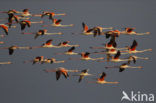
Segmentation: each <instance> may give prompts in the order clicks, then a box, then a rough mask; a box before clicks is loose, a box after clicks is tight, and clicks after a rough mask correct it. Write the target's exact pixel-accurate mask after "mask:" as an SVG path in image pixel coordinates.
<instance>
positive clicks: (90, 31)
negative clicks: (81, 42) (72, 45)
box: [82, 22, 94, 35]
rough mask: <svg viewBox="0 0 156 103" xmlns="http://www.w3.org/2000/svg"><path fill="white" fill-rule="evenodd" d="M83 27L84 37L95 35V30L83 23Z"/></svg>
mask: <svg viewBox="0 0 156 103" xmlns="http://www.w3.org/2000/svg"><path fill="white" fill-rule="evenodd" d="M82 27H83V33H82V34H84V35H93V34H94V33H93V30H94V29H93V28H92V29H89V27H88V26H87V25H86V24H85V23H84V22H82Z"/></svg>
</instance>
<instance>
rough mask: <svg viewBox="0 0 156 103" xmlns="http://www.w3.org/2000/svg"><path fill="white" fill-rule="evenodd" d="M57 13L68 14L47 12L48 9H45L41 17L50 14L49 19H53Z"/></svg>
mask: <svg viewBox="0 0 156 103" xmlns="http://www.w3.org/2000/svg"><path fill="white" fill-rule="evenodd" d="M56 15H66V14H65V13H61V14H56V13H54V12H47V11H44V12H43V13H42V14H41V18H43V17H44V16H49V19H51V20H52V19H53V17H54V16H56Z"/></svg>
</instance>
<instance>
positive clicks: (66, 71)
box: [44, 67, 79, 80]
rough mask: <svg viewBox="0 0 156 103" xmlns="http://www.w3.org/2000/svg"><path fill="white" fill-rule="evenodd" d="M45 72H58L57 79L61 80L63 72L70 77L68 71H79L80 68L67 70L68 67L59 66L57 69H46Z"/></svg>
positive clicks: (66, 76)
mask: <svg viewBox="0 0 156 103" xmlns="http://www.w3.org/2000/svg"><path fill="white" fill-rule="evenodd" d="M44 71H45V72H56V80H59V78H60V76H61V74H63V75H64V77H65V78H66V79H67V78H68V77H69V74H68V72H79V70H67V69H66V68H63V67H59V68H56V69H45V70H44Z"/></svg>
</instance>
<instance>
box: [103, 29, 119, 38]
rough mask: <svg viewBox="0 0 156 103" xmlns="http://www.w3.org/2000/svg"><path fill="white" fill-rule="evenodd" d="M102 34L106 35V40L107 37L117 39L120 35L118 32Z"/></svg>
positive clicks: (112, 31)
mask: <svg viewBox="0 0 156 103" xmlns="http://www.w3.org/2000/svg"><path fill="white" fill-rule="evenodd" d="M103 33H104V34H105V35H106V39H107V38H109V37H113V38H114V37H119V35H120V34H121V32H120V31H119V30H111V31H107V32H103Z"/></svg>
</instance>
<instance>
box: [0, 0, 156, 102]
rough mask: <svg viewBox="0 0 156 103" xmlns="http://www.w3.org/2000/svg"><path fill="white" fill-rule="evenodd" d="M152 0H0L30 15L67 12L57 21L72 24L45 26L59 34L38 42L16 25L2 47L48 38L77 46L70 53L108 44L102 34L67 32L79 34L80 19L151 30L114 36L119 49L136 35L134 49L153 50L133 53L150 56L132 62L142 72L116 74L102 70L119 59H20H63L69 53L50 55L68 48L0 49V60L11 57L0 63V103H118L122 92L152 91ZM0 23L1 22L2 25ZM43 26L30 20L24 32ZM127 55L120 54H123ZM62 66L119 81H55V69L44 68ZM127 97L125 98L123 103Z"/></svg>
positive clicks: (0, 7)
mask: <svg viewBox="0 0 156 103" xmlns="http://www.w3.org/2000/svg"><path fill="white" fill-rule="evenodd" d="M155 5H156V1H154V0H153V1H152V0H151V1H150V2H149V1H148V0H147V1H139V0H136V1H132V0H129V1H126V0H119V1H118V2H117V0H111V1H102V0H101V1H100V0H99V1H97V2H95V1H91V2H90V1H89V0H88V1H85V2H83V1H79V2H76V1H75V2H74V1H69V0H68V1H66V2H65V1H59V2H57V1H50V0H49V1H48V0H47V1H45V0H44V1H37V0H36V1H16V2H13V1H9V0H7V1H2V2H1V3H0V10H1V11H3V10H4V11H5V10H9V9H17V10H22V9H25V8H28V9H30V11H31V12H32V13H40V12H42V11H44V10H55V11H56V12H57V13H62V12H64V13H66V14H67V16H60V17H58V18H61V19H63V22H62V24H71V23H72V24H74V27H71V28H70V27H69V28H54V27H46V29H48V31H49V32H59V31H61V32H63V33H64V35H62V36H43V37H39V38H38V39H37V40H34V39H33V36H31V35H22V34H21V31H20V26H19V25H18V26H17V28H16V29H10V31H9V35H8V36H7V37H6V38H3V39H0V40H3V41H4V42H5V44H4V45H2V46H1V47H8V46H11V45H19V46H39V45H41V44H42V43H43V42H45V41H46V40H48V39H53V40H54V44H58V43H59V42H61V41H65V40H69V41H71V44H80V46H81V47H80V48H76V50H75V52H82V51H88V52H90V51H93V50H91V49H89V47H90V46H100V45H101V44H102V43H106V42H108V40H106V39H105V37H104V36H100V37H96V38H93V37H92V36H83V35H79V34H75V35H72V34H71V33H72V32H81V31H82V27H81V23H82V22H85V23H87V24H88V25H90V26H96V25H99V26H103V27H110V26H112V27H115V28H116V29H120V28H124V27H136V28H137V29H136V31H137V32H147V31H149V32H151V35H148V36H126V35H122V36H120V38H118V39H117V43H118V47H123V46H127V45H131V43H132V41H133V40H134V39H136V40H137V41H138V43H139V46H138V48H137V49H138V50H139V49H140V50H142V49H147V48H152V49H153V52H146V53H142V54H137V55H138V56H142V57H149V58H150V60H148V61H142V60H139V61H137V64H136V65H134V66H137V65H140V66H143V67H144V68H143V69H142V70H138V69H134V70H126V71H125V72H122V73H119V72H118V69H112V70H106V69H105V68H104V67H105V66H110V65H119V64H120V63H116V64H115V63H98V62H95V61H67V62H66V63H62V64H43V65H40V64H36V65H33V66H32V64H31V63H28V64H23V61H25V60H31V59H33V58H34V57H36V56H40V55H43V56H45V57H47V58H51V57H55V58H56V59H58V60H67V59H68V58H69V57H73V58H74V57H79V56H65V55H61V56H60V55H54V53H56V52H63V51H66V50H68V48H60V49H53V48H52V49H47V48H45V49H43V48H41V49H34V50H17V51H15V53H14V55H12V56H9V55H8V51H7V50H1V51H0V55H1V57H0V61H12V62H13V63H14V64H12V65H2V66H0V82H1V84H0V102H1V103H61V102H64V103H80V102H82V101H83V102H86V103H89V102H90V103H95V102H102V103H106V102H109V103H118V102H120V99H121V96H122V91H123V90H124V91H126V92H127V93H130V91H132V90H133V91H136V92H137V91H140V92H142V93H155V91H154V90H155V87H156V83H155V80H156V79H155V78H156V76H155V72H156V69H155V64H154V63H156V62H155V61H156V59H155V57H156V55H155V37H156V36H155V25H156V23H155V18H156V13H155V11H156V7H155ZM4 17H7V15H6V14H0V18H4ZM31 20H32V21H39V20H41V19H40V18H38V17H33V18H31ZM42 20H44V21H45V24H48V23H49V24H50V23H51V22H50V21H49V20H48V19H47V18H46V17H45V18H44V19H42ZM5 22H6V21H1V22H0V23H5ZM38 29H43V27H42V26H41V25H40V24H38V25H37V24H33V25H32V27H31V28H30V29H29V28H27V29H26V30H25V31H28V32H35V31H37V30H38ZM100 56H104V55H91V57H100ZM122 57H123V58H124V57H127V56H126V55H125V56H122ZM60 66H61V67H65V68H68V69H80V70H82V69H88V68H89V69H90V73H101V72H102V71H105V72H106V73H107V78H106V80H108V81H119V82H120V84H118V85H98V84H88V83H86V81H87V80H89V81H93V80H94V79H92V78H93V77H91V78H85V79H84V80H83V81H82V82H81V83H77V80H78V77H71V78H70V79H68V80H65V79H64V78H62V77H61V78H60V80H59V81H57V82H56V78H55V73H48V74H47V73H45V72H43V70H44V69H50V68H57V67H60ZM126 102H127V101H125V103H126Z"/></svg>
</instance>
